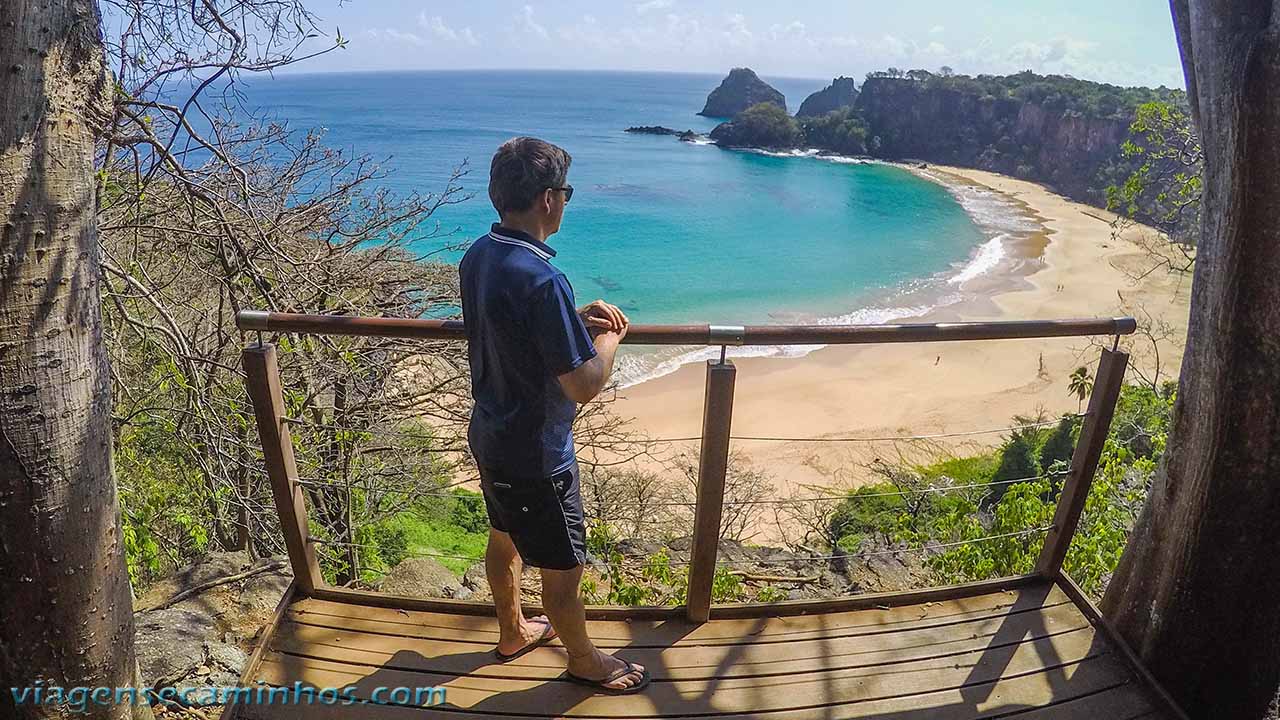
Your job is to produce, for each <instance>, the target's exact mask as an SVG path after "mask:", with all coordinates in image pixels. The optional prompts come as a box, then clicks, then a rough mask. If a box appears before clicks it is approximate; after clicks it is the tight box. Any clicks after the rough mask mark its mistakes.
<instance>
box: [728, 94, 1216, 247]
mask: <svg viewBox="0 0 1280 720" xmlns="http://www.w3.org/2000/svg"><path fill="white" fill-rule="evenodd" d="M845 81H847V82H845ZM840 88H843V90H842V92H845V94H846V95H850V94H851V93H850V92H848V91H852V90H853V88H852V81H851V80H849V79H848V78H837V79H836V81H834V82H833V84H832V87H830V88H827V89H826V90H824V91H822V92H821V93H816V94H815V95H814V96H811V97H810V98H809V101H806V106H805V108H802V113H801V114H800V116H798V118H797V121H798V126H791V125H789V124H787V123H784V122H783V121H782V119H781V117H780V116H778V114H777V113H773V114H770V115H767V116H766V115H763V114H762V113H761V112H760V111H758V110H756V109H755V108H751V111H752V112H753V116H752V117H749V118H746V117H743V116H742V114H739V115H738V116H735V117H734V119H733V120H732V121H730V123H728V127H725V126H722V127H721V128H717V131H716V132H713V133H712V139H714V140H716V141H717V142H718V143H720V144H721V145H723V146H726V147H767V148H771V149H783V148H799V147H804V148H816V149H819V150H829V151H832V152H838V153H845V154H868V155H871V156H874V157H878V158H884V159H908V158H910V159H920V160H927V161H930V162H937V163H945V164H951V165H960V166H964V167H976V168H980V169H984V170H992V171H995V172H1000V173H1003V174H1006V175H1012V176H1015V177H1020V178H1024V179H1028V180H1033V181H1036V182H1042V183H1045V184H1047V185H1049V186H1051V187H1052V188H1053V189H1055V190H1057V191H1058V192H1061V193H1062V194H1064V195H1067V196H1068V197H1071V198H1074V199H1076V200H1080V201H1083V202H1088V203H1090V204H1093V205H1096V206H1098V207H1106V206H1107V205H1108V203H1109V202H1111V203H1113V204H1116V203H1119V204H1126V203H1128V204H1132V201H1135V200H1136V201H1138V203H1139V204H1143V203H1145V205H1147V206H1150V207H1151V208H1152V209H1151V212H1150V213H1143V212H1142V211H1141V210H1139V209H1137V208H1135V212H1136V213H1138V214H1139V215H1140V216H1141V217H1143V218H1144V219H1146V218H1151V217H1160V216H1166V217H1171V220H1170V222H1181V223H1182V225H1183V227H1184V228H1186V227H1190V226H1191V225H1192V224H1193V218H1192V217H1191V215H1190V214H1189V213H1186V212H1185V210H1186V208H1185V205H1186V202H1185V201H1186V199H1187V196H1188V193H1190V192H1191V191H1192V190H1193V189H1194V188H1193V185H1194V181H1192V180H1191V179H1190V178H1191V176H1192V175H1193V174H1194V173H1193V172H1188V173H1186V174H1184V175H1183V176H1181V177H1180V178H1179V176H1177V175H1176V173H1175V172H1174V171H1172V170H1170V166H1171V164H1172V163H1173V161H1174V160H1176V159H1177V158H1175V157H1174V156H1173V155H1174V152H1175V151H1177V149H1178V147H1177V146H1175V144H1174V142H1175V141H1177V140H1180V139H1182V138H1181V136H1176V135H1175V134H1174V132H1173V131H1172V129H1171V128H1172V127H1173V126H1174V125H1176V124H1177V123H1176V120H1177V119H1178V118H1179V117H1185V111H1183V110H1182V109H1181V108H1183V107H1184V106H1185V102H1186V100H1185V94H1184V93H1183V92H1182V91H1179V90H1170V89H1168V88H1155V89H1152V88H1124V87H1118V86H1115V85H1108V84H1104V83H1096V82H1090V81H1087V80H1078V79H1076V78H1071V77H1064V76H1058V75H1037V74H1035V73H1032V72H1029V71H1028V72H1022V73H1017V74H1015V75H1006V76H996V75H979V76H977V77H971V76H968V75H956V74H954V73H952V72H950V71H949V70H948V71H945V72H939V73H932V72H929V71H926V70H910V71H902V70H898V69H890V70H887V71H883V72H874V73H870V74H869V75H868V76H867V79H866V82H865V83H864V84H863V86H862V88H861V91H860V92H857V94H856V100H854V101H852V104H851V105H849V106H847V107H841V108H838V109H834V110H832V111H831V112H827V113H822V114H816V115H815V114H811V112H812V111H814V110H815V109H816V108H815V105H816V104H818V102H819V99H821V101H822V102H828V101H831V94H832V93H833V92H835V91H836V90H837V89H840ZM810 101H813V103H810ZM1143 108H1148V110H1146V111H1145V112H1144V111H1143ZM1155 108H1163V110H1156V109H1155ZM1170 114H1171V115H1170ZM1135 120H1138V121H1140V122H1141V123H1142V127H1141V128H1139V127H1138V126H1135V128H1134V131H1133V132H1134V136H1135V137H1139V140H1137V141H1134V142H1133V143H1132V144H1126V143H1129V142H1130V126H1131V124H1133V123H1134V122H1135ZM1152 128H1155V129H1157V130H1160V129H1161V128H1164V129H1166V130H1168V132H1165V131H1163V130H1161V132H1160V135H1162V136H1168V137H1169V142H1168V143H1167V144H1166V145H1165V146H1164V147H1163V148H1159V149H1155V150H1153V151H1152V152H1150V153H1148V154H1146V155H1145V156H1144V155H1143V153H1142V148H1145V147H1148V146H1151V145H1152V138H1150V137H1145V139H1143V138H1142V137H1140V136H1149V135H1150V132H1149V131H1150V130H1151V129H1152ZM789 140H790V141H791V144H789V145H788V144H787V142H788V141H789ZM1144 166H1146V167H1147V168H1148V169H1147V170H1146V171H1144V172H1143V174H1142V176H1141V177H1137V178H1135V177H1134V173H1135V172H1137V171H1139V170H1140V169H1141V168H1143V167H1144ZM1184 169H1185V168H1184ZM1126 183H1127V184H1126ZM1113 185H1119V186H1120V187H1121V188H1122V191H1121V193H1120V194H1119V195H1115V196H1114V197H1111V198H1109V197H1108V188H1109V187H1111V186H1113ZM1126 193H1127V196H1126ZM1170 193H1173V194H1170ZM1158 205H1163V206H1164V207H1156V206H1158ZM1174 216H1176V217H1174Z"/></svg>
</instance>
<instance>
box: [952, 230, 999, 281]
mask: <svg viewBox="0 0 1280 720" xmlns="http://www.w3.org/2000/svg"><path fill="white" fill-rule="evenodd" d="M1008 239H1009V236H1008V235H1007V234H1005V233H1001V234H999V235H997V236H995V237H993V238H991V239H990V240H988V241H986V242H985V243H983V244H981V245H979V246H978V251H977V252H976V253H974V256H973V259H971V260H970V261H969V262H968V263H967V264H966V265H965V266H964V267H962V268H960V272H958V273H956V274H955V275H952V276H951V277H949V278H947V282H949V283H951V284H952V285H960V284H963V283H967V282H969V281H970V280H972V279H974V278H976V277H978V276H980V275H983V274H985V273H988V272H990V271H992V270H994V269H995V268H996V267H997V266H999V265H1000V261H1001V260H1003V259H1004V255H1005V252H1004V241H1005V240H1008Z"/></svg>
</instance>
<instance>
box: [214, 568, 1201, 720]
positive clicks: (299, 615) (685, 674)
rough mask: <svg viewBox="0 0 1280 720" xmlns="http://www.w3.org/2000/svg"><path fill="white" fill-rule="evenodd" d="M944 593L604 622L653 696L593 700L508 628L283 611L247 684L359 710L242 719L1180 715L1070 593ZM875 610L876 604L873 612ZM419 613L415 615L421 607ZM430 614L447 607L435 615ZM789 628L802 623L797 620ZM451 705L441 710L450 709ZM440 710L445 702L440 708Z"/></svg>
mask: <svg viewBox="0 0 1280 720" xmlns="http://www.w3.org/2000/svg"><path fill="white" fill-rule="evenodd" d="M930 597H939V598H943V597H944V595H942V594H934V595H929V594H922V593H912V594H902V595H901V596H900V598H898V599H895V597H894V596H892V595H885V596H876V597H875V598H870V599H868V598H861V599H859V598H850V599H849V600H848V605H849V607H861V608H863V609H852V610H844V611H838V610H834V607H835V606H834V605H832V604H831V603H826V604H825V605H824V606H823V608H822V609H824V610H826V611H824V612H813V613H807V612H806V613H803V614H798V613H800V609H799V608H798V607H797V606H795V605H792V606H791V607H790V608H784V607H781V606H780V607H777V608H775V612H774V613H770V612H768V611H765V612H763V613H762V614H761V615H760V616H758V617H748V616H745V615H749V614H750V613H744V612H742V611H741V610H739V611H737V612H735V611H734V609H733V608H732V606H718V607H717V608H716V609H715V612H713V615H712V619H711V620H710V621H709V622H707V623H704V624H701V625H697V624H692V623H690V622H688V621H686V620H685V619H684V617H683V615H681V614H679V613H678V612H672V613H670V616H669V617H667V618H661V617H659V618H658V619H637V618H633V619H619V620H610V619H597V620H592V621H590V630H591V633H592V636H593V637H594V638H595V639H596V640H597V641H598V643H599V644H600V645H601V646H602V647H603V648H605V649H606V650H607V651H611V652H614V651H616V652H617V653H619V654H620V655H622V656H624V657H626V658H628V659H632V660H636V661H639V662H641V663H644V664H645V665H647V666H648V667H649V668H650V669H651V670H652V672H653V676H654V682H653V684H652V685H651V686H650V687H649V688H648V689H647V690H646V691H645V692H644V693H642V694H639V695H633V696H625V697H608V696H600V695H592V694H591V693H590V692H589V691H588V690H586V689H585V688H582V687H580V686H577V685H574V684H572V683H569V682H567V681H566V680H564V679H563V678H562V675H561V674H562V672H563V669H564V662H565V655H564V650H563V648H561V647H560V646H559V645H558V644H554V643H553V644H552V645H551V646H548V647H544V648H540V649H538V650H536V651H534V652H532V653H529V654H528V655H526V656H524V657H523V658H520V659H519V660H517V661H515V662H512V663H510V664H507V665H500V664H498V663H497V662H496V661H495V660H494V659H493V656H492V654H491V651H492V649H493V646H494V644H495V643H496V641H497V637H498V636H497V625H496V622H495V620H494V619H493V618H492V617H489V616H484V615H476V614H460V613H449V612H438V611H437V612H433V611H427V610H422V609H406V608H405V607H395V606H394V605H395V604H396V603H394V602H387V600H388V598H379V600H378V601H377V605H378V606H372V605H370V604H368V603H365V602H362V601H361V600H360V598H359V597H358V596H357V595H356V594H348V595H343V596H339V597H338V599H319V598H307V599H300V600H296V601H287V602H286V603H285V604H282V607H281V611H280V613H279V615H278V619H277V621H276V624H275V625H274V626H273V627H272V629H271V632H270V633H269V634H268V635H267V636H266V637H265V644H264V646H263V648H261V650H260V651H259V653H258V654H257V655H255V662H254V663H253V664H252V665H251V667H250V668H249V669H248V672H247V673H246V676H245V682H244V686H246V687H252V686H255V685H258V684H259V683H265V684H266V685H269V686H273V687H277V688H279V687H288V688H292V687H295V685H294V684H295V683H301V686H300V687H312V688H317V689H322V688H348V687H351V688H353V690H352V691H351V692H352V694H353V695H354V697H355V698H357V699H358V702H357V703H356V704H354V705H349V706H336V707H323V706H321V705H319V704H314V705H307V704H301V705H284V704H280V703H279V700H278V699H277V701H276V704H272V705H266V704H256V703H246V704H242V705H240V706H239V707H236V708H230V709H229V710H228V713H227V715H226V716H225V717H227V718H239V719H240V720H287V719H292V718H308V719H310V718H317V719H319V720H325V719H327V718H343V719H344V720H346V719H348V718H372V719H377V720H435V719H438V718H454V719H457V718H467V717H472V718H474V717H484V718H504V717H520V718H543V717H546V718H559V717H566V718H659V717H662V718H685V717H709V718H726V719H727V718H747V717H765V718H778V719H779V720H810V719H812V720H819V719H822V720H826V719H828V718H885V719H891V718H892V719H905V718H913V719H914V718H930V719H931V720H934V719H937V720H949V719H955V720H959V719H961V718H1006V717H1009V718H1013V717H1016V718H1106V720H1130V719H1136V718H1164V717H1169V718H1173V717H1177V716H1178V714H1177V711H1176V710H1171V709H1166V708H1168V706H1167V705H1165V704H1163V700H1162V697H1161V693H1160V692H1159V691H1158V690H1157V689H1156V688H1155V687H1154V686H1153V685H1151V684H1149V683H1148V682H1147V681H1145V680H1144V679H1143V678H1144V675H1143V674H1142V673H1141V672H1140V670H1139V669H1138V668H1136V666H1134V665H1133V664H1132V663H1131V660H1130V659H1129V657H1128V656H1127V655H1126V653H1125V652H1124V651H1123V648H1121V647H1119V646H1118V645H1117V644H1115V643H1113V642H1112V641H1111V640H1110V639H1109V635H1108V633H1107V632H1106V630H1105V628H1104V627H1101V626H1100V625H1099V624H1098V623H1099V618H1098V617H1097V616H1096V611H1094V610H1093V609H1092V608H1091V607H1090V606H1089V605H1088V603H1087V602H1086V601H1084V600H1083V598H1081V597H1080V596H1079V595H1078V591H1077V590H1075V588H1074V586H1072V585H1070V584H1069V581H1066V582H1063V581H1050V580H1046V579H1041V578H1035V577H1024V578H1015V579H1011V580H1009V581H1007V582H1005V583H1004V584H1003V585H1002V584H1000V583H983V584H976V585H973V586H961V587H958V588H951V589H949V590H948V592H946V593H945V599H937V600H929V601H926V598H930ZM868 603H874V604H870V605H869V604H868ZM405 604H406V605H409V606H410V607H412V606H413V603H405ZM418 607H431V605H429V604H427V605H422V604H419V605H418ZM783 612H789V613H797V614H788V615H781V614H778V613H783ZM433 686H440V687H443V688H444V689H445V698H444V700H445V701H444V702H443V703H442V704H435V705H431V706H430V707H419V706H413V702H412V700H409V701H408V702H407V703H393V702H392V701H391V700H390V699H389V698H387V697H385V693H386V691H384V693H383V694H381V695H379V696H378V699H379V700H381V702H380V703H378V702H374V699H375V692H376V691H377V689H378V688H389V689H390V688H401V687H404V688H419V687H433ZM438 700H439V698H438V696H437V698H436V702H438ZM422 702H423V703H426V704H430V703H431V702H432V701H431V699H430V698H429V696H426V695H424V696H423V698H422Z"/></svg>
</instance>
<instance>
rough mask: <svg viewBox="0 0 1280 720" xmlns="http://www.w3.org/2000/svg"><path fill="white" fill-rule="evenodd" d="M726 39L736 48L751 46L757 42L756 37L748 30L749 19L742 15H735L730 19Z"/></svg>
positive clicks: (726, 26) (725, 31) (727, 23)
mask: <svg viewBox="0 0 1280 720" xmlns="http://www.w3.org/2000/svg"><path fill="white" fill-rule="evenodd" d="M724 38H725V40H727V41H728V42H729V44H730V45H731V46H734V47H741V46H744V45H750V44H752V42H753V41H754V40H755V36H754V35H752V34H751V30H749V29H748V28H747V18H746V17H745V16H744V15H743V14H742V13H734V14H732V15H730V16H729V17H728V19H727V22H726V25H725V30H724Z"/></svg>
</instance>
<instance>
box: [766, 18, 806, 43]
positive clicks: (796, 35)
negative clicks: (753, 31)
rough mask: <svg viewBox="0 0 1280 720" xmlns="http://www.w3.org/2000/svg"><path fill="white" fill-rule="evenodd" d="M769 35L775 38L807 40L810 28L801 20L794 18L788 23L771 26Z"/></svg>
mask: <svg viewBox="0 0 1280 720" xmlns="http://www.w3.org/2000/svg"><path fill="white" fill-rule="evenodd" d="M769 36H770V37H771V38H773V39H774V40H798V41H806V40H807V39H808V37H809V28H807V27H806V26H805V24H804V23H802V22H800V21H799V20H793V21H791V22H790V23H788V24H786V25H774V26H773V27H771V28H769Z"/></svg>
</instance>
